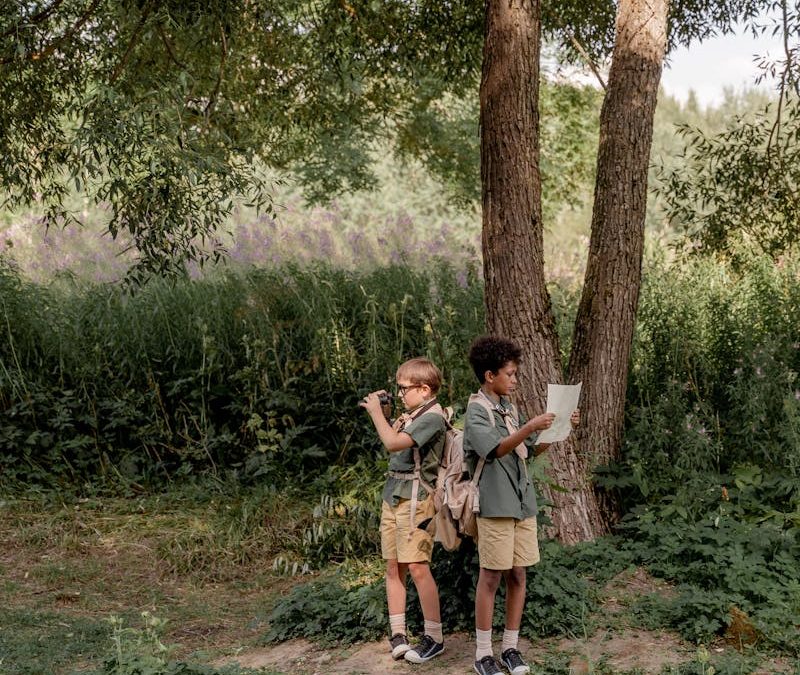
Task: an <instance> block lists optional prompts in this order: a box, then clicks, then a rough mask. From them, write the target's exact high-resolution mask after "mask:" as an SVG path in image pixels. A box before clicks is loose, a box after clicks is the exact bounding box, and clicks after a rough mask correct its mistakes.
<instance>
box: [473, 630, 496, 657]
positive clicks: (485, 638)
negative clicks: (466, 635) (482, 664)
mask: <svg viewBox="0 0 800 675" xmlns="http://www.w3.org/2000/svg"><path fill="white" fill-rule="evenodd" d="M484 656H494V652H493V651H492V631H491V629H490V630H481V629H480V628H476V629H475V660H476V661H480V660H481V659H482V658H483V657H484Z"/></svg>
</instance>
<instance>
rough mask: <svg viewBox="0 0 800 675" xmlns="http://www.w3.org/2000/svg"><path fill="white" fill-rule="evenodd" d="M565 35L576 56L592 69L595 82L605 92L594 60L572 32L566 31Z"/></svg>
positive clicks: (603, 82) (604, 86)
mask: <svg viewBox="0 0 800 675" xmlns="http://www.w3.org/2000/svg"><path fill="white" fill-rule="evenodd" d="M567 35H568V36H569V41H570V42H571V43H572V46H573V47H575V49H576V50H577V51H578V54H580V55H581V57H582V58H583V60H584V61H586V63H587V64H588V65H589V68H591V69H592V72H593V73H594V76H595V77H596V78H597V81H598V82H599V83H600V86H601V87H602V88H603V91H606V89H607V87H606V83H605V81H604V80H603V76H602V75H601V74H600V69H599V68H598V67H597V64H596V63H595V62H594V59H593V58H592V57H591V56H589V52H587V51H586V50H585V49H584V48H583V45H582V44H581V43H580V42H578V38H576V37H575V34H574V33H573V32H572V31H567Z"/></svg>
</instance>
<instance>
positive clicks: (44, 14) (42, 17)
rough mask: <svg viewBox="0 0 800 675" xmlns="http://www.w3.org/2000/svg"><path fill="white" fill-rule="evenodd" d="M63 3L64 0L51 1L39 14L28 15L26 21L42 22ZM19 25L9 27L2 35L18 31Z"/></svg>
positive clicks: (6, 35)
mask: <svg viewBox="0 0 800 675" xmlns="http://www.w3.org/2000/svg"><path fill="white" fill-rule="evenodd" d="M63 4H64V0H55V1H54V2H53V3H51V5H50V6H49V7H45V9H43V10H42V11H41V12H39V13H38V14H34V15H33V16H31V17H28V18H27V19H25V22H26V23H41V22H42V21H44V20H45V19H47V18H49V17H50V15H51V14H52V13H53V12H55V11H56V10H57V9H58V6H59V5H63ZM18 27H19V26H18V25H17V26H14V27H13V28H9V29H8V30H7V31H6V32H5V33H3V34H2V36H0V37H8V36H9V35H12V34H13V33H16V32H17V29H18Z"/></svg>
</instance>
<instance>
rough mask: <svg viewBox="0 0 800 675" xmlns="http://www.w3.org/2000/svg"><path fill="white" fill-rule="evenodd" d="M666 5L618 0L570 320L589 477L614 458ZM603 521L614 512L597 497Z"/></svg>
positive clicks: (657, 0) (572, 375) (665, 1)
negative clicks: (580, 273) (584, 257)
mask: <svg viewBox="0 0 800 675" xmlns="http://www.w3.org/2000/svg"><path fill="white" fill-rule="evenodd" d="M668 11H669V0H647V1H645V0H620V2H619V6H618V12H617V27H616V33H617V35H616V41H615V45H614V52H613V56H612V62H611V71H610V73H609V78H608V89H607V92H606V95H605V98H604V100H603V107H602V110H601V113H600V147H599V150H598V157H597V182H596V185H595V199H594V209H593V211H592V230H591V240H590V243H589V259H588V262H587V266H586V278H585V280H584V285H583V295H582V297H581V302H580V305H579V308H578V315H577V318H576V321H575V332H574V334H573V341H572V353H571V355H570V368H569V381H570V382H579V381H583V383H584V384H583V394H582V404H581V407H582V411H583V421H584V424H583V425H582V427H581V429H580V430H579V433H578V434H577V442H578V443H579V444H580V447H581V449H582V452H581V453H580V455H581V456H582V457H584V458H586V462H587V464H586V466H585V467H584V468H585V473H586V475H588V474H589V472H590V471H591V470H592V467H593V466H594V465H596V464H605V463H607V462H609V461H612V460H614V459H617V458H618V457H619V447H620V443H621V440H622V429H623V422H624V412H625V411H624V406H625V394H626V386H627V379H628V364H629V359H630V351H631V343H632V341H633V331H634V327H635V321H636V310H637V306H638V302H639V289H640V287H641V276H642V253H643V248H644V221H645V207H646V204H647V170H648V165H649V162H650V145H651V141H652V139H653V116H654V114H655V107H656V97H657V94H658V86H659V82H660V79H661V69H662V64H663V61H664V54H665V50H666V32H667V14H668ZM600 497H601V503H602V504H603V508H602V511H603V516H604V518H605V519H606V521H607V524H610V523H611V522H613V520H614V517H615V509H614V508H613V504H612V503H610V502H609V500H608V499H607V497H605V496H602V495H601V496H600Z"/></svg>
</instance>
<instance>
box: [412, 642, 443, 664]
mask: <svg viewBox="0 0 800 675" xmlns="http://www.w3.org/2000/svg"><path fill="white" fill-rule="evenodd" d="M443 651H444V642H436V640H434V639H433V638H432V637H431V636H430V635H423V636H422V639H421V640H420V641H419V644H418V645H417V646H416V647H414V648H413V649H409V650H408V651H407V652H406V661H411V663H425V661H430V660H431V659H432V658H433V657H434V656H439V654H441V653H442V652H443Z"/></svg>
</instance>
